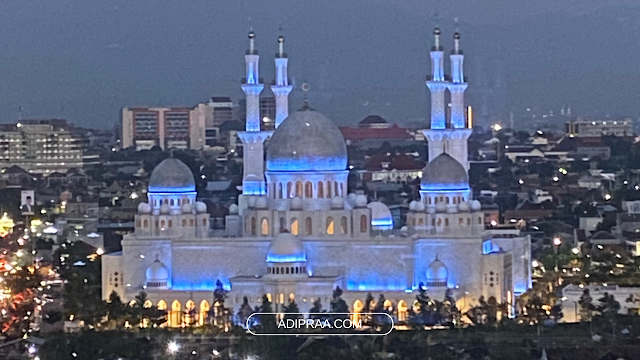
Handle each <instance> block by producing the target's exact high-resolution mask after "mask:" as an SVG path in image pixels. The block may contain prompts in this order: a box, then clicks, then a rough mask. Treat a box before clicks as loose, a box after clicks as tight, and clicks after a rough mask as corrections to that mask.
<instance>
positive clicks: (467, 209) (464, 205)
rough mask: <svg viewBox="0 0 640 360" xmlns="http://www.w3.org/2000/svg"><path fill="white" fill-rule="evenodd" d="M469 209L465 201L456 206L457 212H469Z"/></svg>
mask: <svg viewBox="0 0 640 360" xmlns="http://www.w3.org/2000/svg"><path fill="white" fill-rule="evenodd" d="M469 208H470V207H469V203H468V202H466V201H463V202H461V203H460V205H458V210H460V211H464V212H466V211H469Z"/></svg>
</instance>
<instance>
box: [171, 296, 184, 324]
mask: <svg viewBox="0 0 640 360" xmlns="http://www.w3.org/2000/svg"><path fill="white" fill-rule="evenodd" d="M181 310H182V305H180V302H179V301H178V300H174V301H173V303H172V304H171V314H170V315H169V326H172V327H179V326H181V325H182V313H181Z"/></svg>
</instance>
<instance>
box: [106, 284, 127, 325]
mask: <svg viewBox="0 0 640 360" xmlns="http://www.w3.org/2000/svg"><path fill="white" fill-rule="evenodd" d="M103 304H104V309H105V311H106V314H107V318H108V319H109V322H110V323H111V324H112V325H113V327H114V328H116V329H118V328H120V327H121V326H124V322H125V315H126V308H125V305H124V304H123V303H122V300H121V299H120V296H119V295H118V293H116V292H115V291H112V292H111V294H109V300H108V301H105V302H104V303H103Z"/></svg>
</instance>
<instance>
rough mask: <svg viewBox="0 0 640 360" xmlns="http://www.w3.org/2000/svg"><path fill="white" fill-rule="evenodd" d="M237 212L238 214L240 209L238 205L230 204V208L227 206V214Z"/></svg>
mask: <svg viewBox="0 0 640 360" xmlns="http://www.w3.org/2000/svg"><path fill="white" fill-rule="evenodd" d="M238 212H240V208H239V207H238V205H236V204H231V206H229V214H233V215H235V214H237V213H238Z"/></svg>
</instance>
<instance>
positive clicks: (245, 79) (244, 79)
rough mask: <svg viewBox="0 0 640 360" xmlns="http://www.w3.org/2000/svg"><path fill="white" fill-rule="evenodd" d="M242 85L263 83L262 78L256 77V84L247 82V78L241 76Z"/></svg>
mask: <svg viewBox="0 0 640 360" xmlns="http://www.w3.org/2000/svg"><path fill="white" fill-rule="evenodd" d="M240 81H241V82H242V85H260V84H264V78H258V83H257V84H247V78H246V77H243V78H242V79H241V80H240Z"/></svg>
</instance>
